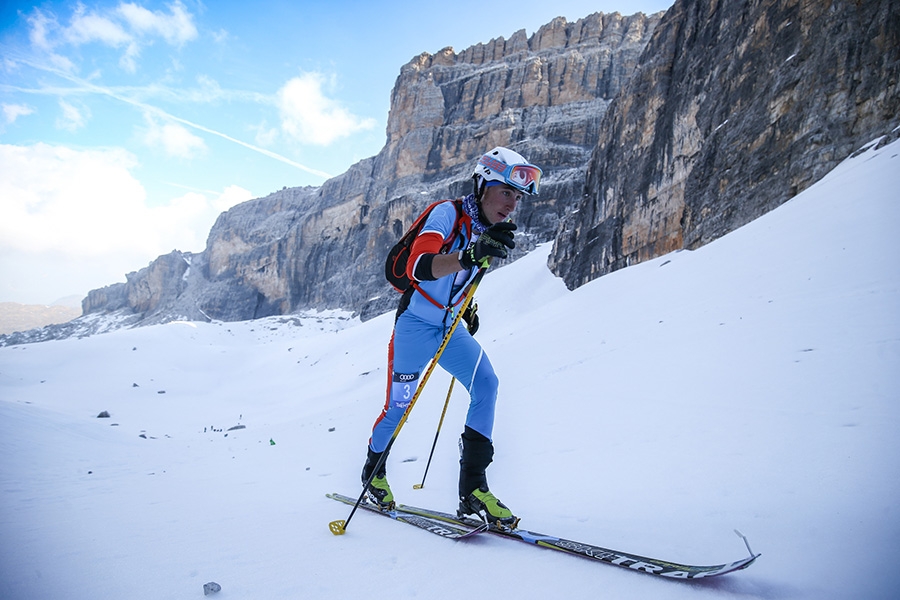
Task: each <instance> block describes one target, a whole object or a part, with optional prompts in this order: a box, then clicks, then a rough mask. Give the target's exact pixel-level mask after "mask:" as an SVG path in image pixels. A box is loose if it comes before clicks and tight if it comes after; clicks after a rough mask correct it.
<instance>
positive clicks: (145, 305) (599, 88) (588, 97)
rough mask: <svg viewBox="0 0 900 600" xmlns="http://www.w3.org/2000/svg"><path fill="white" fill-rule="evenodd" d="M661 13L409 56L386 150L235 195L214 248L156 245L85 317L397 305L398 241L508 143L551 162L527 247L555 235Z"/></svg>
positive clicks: (524, 239)
mask: <svg viewBox="0 0 900 600" xmlns="http://www.w3.org/2000/svg"><path fill="white" fill-rule="evenodd" d="M661 17H662V14H658V15H653V16H646V15H643V14H636V15H632V16H628V17H625V16H622V15H620V14H618V13H615V14H609V15H606V14H600V13H598V14H594V15H591V16H589V17H586V18H584V19H580V20H578V21H576V22H574V23H569V22H567V21H566V20H565V19H563V18H558V19H555V20H553V21H552V22H551V23H549V24H547V25H545V26H543V27H541V28H540V30H538V31H537V32H536V33H534V34H533V35H532V36H531V37H527V36H526V34H525V31H524V30H522V31H519V32H516V33H515V34H513V35H512V36H511V37H510V38H509V39H508V40H507V39H504V38H502V37H500V38H496V39H494V40H491V41H490V42H488V43H486V44H478V45H476V46H473V47H471V48H467V49H465V50H463V51H462V52H460V53H456V52H454V51H453V49H451V48H444V49H443V50H441V51H440V52H438V53H436V54H433V55H432V54H428V53H423V54H421V55H419V56H417V57H415V58H413V59H412V60H411V61H410V62H409V63H408V64H406V65H404V66H403V67H402V68H401V70H400V75H399V76H398V78H397V81H396V83H395V85H394V88H393V92H392V95H391V109H390V114H389V117H388V123H387V142H386V144H385V146H384V148H383V149H382V151H381V152H379V154H378V155H377V156H375V157H372V158H370V159H366V160H363V161H361V162H359V163H357V164H355V165H353V166H352V167H351V168H350V169H349V170H348V171H347V172H346V173H344V174H342V175H340V176H338V177H335V178H333V179H330V180H329V181H327V182H326V183H325V184H324V185H322V186H321V187H318V188H290V189H284V190H281V191H279V192H275V193H273V194H271V195H269V196H267V197H265V198H260V199H256V200H251V201H249V202H246V203H243V204H241V205H239V206H236V207H234V208H232V209H231V210H229V211H228V212H226V213H223V214H222V215H221V216H220V217H219V219H218V221H217V222H216V224H215V225H214V226H213V228H212V230H211V231H210V234H209V237H208V240H207V244H206V248H205V249H204V251H203V252H201V253H199V254H194V255H191V256H189V257H188V260H179V259H178V258H177V256H176V254H178V253H173V254H170V255H167V256H166V257H160V259H159V261H163V262H165V265H157V264H156V263H154V264H151V265H150V266H149V267H147V268H145V269H142V270H140V271H138V272H136V273H131V274H129V275H128V281H127V283H125V284H116V285H114V286H109V287H107V288H103V289H101V290H95V291H92V292H91V293H90V294H89V296H88V297H87V298H86V299H85V301H84V303H83V309H84V312H85V314H92V313H98V312H108V311H121V312H130V313H133V314H135V315H137V316H138V318H137V321H138V322H140V323H145V324H150V323H155V322H160V321H164V320H167V319H171V318H176V317H177V318H186V319H206V318H210V319H221V320H241V319H252V318H257V317H264V316H269V315H276V314H285V313H289V312H293V311H297V310H302V309H308V308H346V309H349V310H354V311H357V312H361V313H362V314H363V316H364V317H367V316H370V315H374V314H380V313H381V312H384V311H386V310H390V309H392V308H393V307H394V306H395V305H396V301H397V296H396V293H395V292H393V290H391V288H390V287H389V286H388V285H387V283H386V282H385V281H384V276H383V260H384V255H385V253H386V252H387V249H388V248H390V246H391V245H392V244H393V243H394V242H395V241H396V239H397V238H398V237H399V236H400V235H401V234H402V232H403V231H404V230H405V229H406V228H407V227H408V226H409V224H410V223H412V221H413V219H414V218H415V216H416V215H417V214H418V213H419V212H420V211H421V209H423V208H424V207H425V206H426V205H427V204H428V203H429V202H431V201H433V200H434V199H438V198H442V197H456V196H460V195H464V194H466V193H468V192H469V191H470V188H471V180H470V176H471V172H472V169H473V167H474V164H475V161H476V160H477V158H478V157H479V156H480V155H481V154H482V153H483V152H485V151H486V150H489V149H490V148H492V147H494V146H497V145H505V146H509V147H512V148H515V149H516V150H517V151H519V152H520V153H522V154H523V155H525V156H526V157H528V158H529V159H530V160H531V161H533V162H535V163H537V164H539V165H541V167H542V168H543V169H544V171H545V173H546V174H547V176H546V178H545V182H544V184H543V186H542V190H541V195H540V197H538V198H536V199H534V200H532V199H529V200H528V201H526V202H523V203H522V205H521V206H520V209H519V214H518V216H517V221H518V223H519V225H520V228H521V231H522V234H523V235H520V236H518V237H519V238H520V248H519V249H518V250H517V251H518V252H519V253H522V252H525V251H527V250H528V249H530V248H532V247H534V245H535V244H536V243H539V242H544V241H549V240H551V239H553V236H554V235H555V233H556V230H557V226H558V222H559V219H560V217H561V216H562V215H563V214H565V209H566V207H567V206H570V205H572V204H573V203H575V202H576V201H577V200H578V198H579V197H580V196H581V194H582V188H583V185H584V171H585V168H586V165H587V163H588V161H589V160H590V157H591V152H592V150H593V148H594V146H595V145H596V142H597V139H598V137H597V136H598V126H599V123H600V119H601V118H602V116H603V114H604V112H605V111H606V108H607V106H608V105H609V103H610V102H611V101H612V99H613V97H614V96H615V95H616V94H617V93H618V92H619V91H620V90H621V89H622V88H623V87H624V85H625V83H626V82H627V80H628V78H629V76H630V74H631V73H632V72H633V71H634V69H635V67H636V66H637V63H638V58H639V57H640V55H641V52H642V51H643V49H644V47H645V46H646V44H647V42H648V41H649V39H650V35H651V33H652V31H653V29H654V27H655V26H656V24H657V23H658V22H659V19H660V18H661ZM159 261H157V262H159ZM188 263H189V264H188ZM175 265H177V266H178V268H174V267H175ZM164 272H168V273H170V274H171V277H169V278H165V277H161V275H162V273H164ZM131 321H133V319H130V320H129V322H131Z"/></svg>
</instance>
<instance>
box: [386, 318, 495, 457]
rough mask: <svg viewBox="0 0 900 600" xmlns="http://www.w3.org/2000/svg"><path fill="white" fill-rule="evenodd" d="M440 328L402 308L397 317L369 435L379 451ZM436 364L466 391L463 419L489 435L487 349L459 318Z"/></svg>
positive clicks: (491, 399) (491, 395)
mask: <svg viewBox="0 0 900 600" xmlns="http://www.w3.org/2000/svg"><path fill="white" fill-rule="evenodd" d="M445 333H446V329H445V328H444V326H443V325H437V326H436V325H434V324H432V323H427V322H425V321H422V320H421V319H419V318H418V317H416V316H415V315H413V314H412V313H411V312H410V311H408V310H407V311H405V312H404V313H403V314H401V315H400V317H399V318H398V319H397V323H396V324H395V325H394V333H393V335H392V337H391V342H390V348H389V351H388V356H389V358H388V371H389V377H390V380H389V382H388V392H387V400H386V402H385V405H384V408H383V409H382V411H381V414H380V415H379V416H378V419H377V420H376V421H375V425H374V427H373V428H372V438H371V439H370V440H369V447H370V448H371V449H372V450H373V451H374V452H383V451H384V449H385V448H386V447H387V445H388V442H389V441H390V439H391V436H392V435H393V434H394V429H396V427H397V424H398V423H399V422H400V419H401V418H402V417H403V413H404V411H405V410H406V407H407V406H409V402H410V400H412V397H413V395H414V394H415V392H416V387H417V386H418V385H419V377H420V376H421V374H422V371H423V370H424V369H425V367H426V366H427V365H428V361H429V360H431V358H432V357H433V356H434V354H435V352H437V349H438V347H439V346H440V345H441V341H443V339H444V334H445ZM438 364H439V365H440V366H441V367H442V368H443V369H444V370H445V371H447V372H448V373H450V374H451V375H453V377H455V378H456V379H457V380H458V381H459V382H460V383H461V384H463V385H465V386H466V389H467V390H468V392H469V412H468V414H467V415H466V425H468V426H469V427H471V428H472V429H474V430H475V431H477V432H478V433H480V434H481V435H483V436H484V437H486V438H487V439H489V440H490V439H491V432H492V431H493V429H494V407H495V405H496V403H497V386H498V385H499V381H498V380H497V376H496V375H495V374H494V367H492V366H491V361H490V360H489V359H488V357H487V354H485V353H484V350H483V349H482V348H481V344H479V343H478V342H476V341H475V338H473V337H472V336H471V335H470V334H469V332H468V330H466V327H465V323H462V322H461V323H460V325H459V326H458V327H457V328H456V329H455V330H454V332H453V337H451V338H450V341H449V342H448V343H447V346H446V347H445V348H444V352H443V353H442V354H441V358H440V359H439V360H438Z"/></svg>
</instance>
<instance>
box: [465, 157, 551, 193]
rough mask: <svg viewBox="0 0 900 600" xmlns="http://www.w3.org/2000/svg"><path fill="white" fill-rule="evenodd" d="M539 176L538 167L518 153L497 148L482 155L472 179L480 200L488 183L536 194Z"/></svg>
mask: <svg viewBox="0 0 900 600" xmlns="http://www.w3.org/2000/svg"><path fill="white" fill-rule="evenodd" d="M541 174H542V171H541V169H540V168H539V167H537V166H535V165H533V164H531V163H529V162H528V161H527V160H525V157H524V156H522V155H521V154H519V153H518V152H513V151H512V150H510V149H509V148H504V147H502V146H498V147H496V148H494V149H493V150H491V151H490V152H487V153H485V154H484V155H482V157H481V158H480V159H479V160H478V164H477V165H476V166H475V172H474V173H472V177H473V178H474V179H475V189H476V196H477V197H479V198H480V197H481V194H482V193H483V192H484V185H485V184H486V183H487V182H488V181H498V182H500V183H505V184H506V185H509V186H512V187H514V188H516V189H517V190H521V191H523V192H525V193H526V194H537V193H538V189H540V186H541Z"/></svg>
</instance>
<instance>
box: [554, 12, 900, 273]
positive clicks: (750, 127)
mask: <svg viewBox="0 0 900 600" xmlns="http://www.w3.org/2000/svg"><path fill="white" fill-rule="evenodd" d="M898 80H900V4H898V3H897V2H893V1H890V0H865V1H862V2H842V1H836V0H834V1H821V2H806V1H803V0H755V1H739V0H730V1H726V0H678V1H677V2H676V3H675V4H674V5H673V6H672V8H671V9H670V10H669V11H668V12H667V13H666V15H665V17H664V18H663V20H662V21H661V22H660V24H659V25H658V27H657V28H656V30H655V31H654V34H653V38H652V39H651V41H650V43H649V44H648V46H647V48H646V50H645V51H644V54H643V56H642V57H641V61H640V66H639V67H638V68H637V70H636V72H635V74H634V76H633V77H632V79H631V80H630V81H629V83H628V85H627V86H626V87H625V89H624V90H623V91H622V93H621V94H620V95H619V96H618V97H617V98H616V99H615V100H614V102H613V104H612V106H610V108H609V110H608V111H607V113H606V114H605V116H604V119H603V121H602V123H601V125H600V128H599V132H600V139H599V142H598V144H597V148H596V150H595V152H594V155H593V157H592V159H591V161H590V165H589V170H588V173H587V180H586V185H585V196H584V200H583V201H582V202H581V203H580V205H579V206H578V207H577V211H573V212H572V213H571V214H570V215H569V216H568V217H567V218H565V219H564V221H563V222H562V223H561V225H560V231H559V234H558V236H557V239H556V244H555V246H554V251H553V253H552V255H551V257H550V266H551V269H552V270H553V271H554V272H555V273H556V274H558V275H560V276H562V277H563V279H564V280H565V282H566V284H567V285H568V286H569V287H570V288H575V287H577V286H579V285H581V284H584V283H586V282H588V281H590V280H592V279H594V278H596V277H599V276H601V275H603V274H605V273H608V272H610V271H613V270H615V269H619V268H622V267H625V266H627V265H630V264H634V263H637V262H640V261H643V260H646V259H648V258H652V257H655V256H659V255H661V254H664V253H666V252H670V251H672V250H676V249H682V248H686V249H693V248H697V247H699V246H702V245H703V244H706V243H708V242H710V241H712V240H714V239H716V238H718V237H720V236H722V235H724V234H726V233H728V232H729V231H732V230H734V229H736V228H737V227H740V226H741V225H743V224H745V223H747V222H749V221H751V220H753V219H754V218H756V217H758V216H760V215H761V214H763V213H765V212H767V211H769V210H771V209H772V208H774V207H776V206H777V205H779V204H781V203H782V202H784V201H786V200H788V199H790V198H791V197H793V196H794V195H796V194H797V193H798V192H800V191H802V190H803V189H805V188H806V187H808V186H809V185H811V184H812V183H814V182H815V181H817V180H818V179H819V178H821V177H822V176H823V175H824V174H825V173H827V172H828V171H829V170H830V169H832V168H833V167H834V166H835V165H836V164H837V163H838V162H840V161H841V160H843V159H844V158H846V157H847V156H849V155H850V154H851V153H852V152H853V151H854V150H855V149H857V148H859V147H860V145H862V144H864V143H866V142H868V141H869V140H871V139H873V138H875V137H877V136H879V135H881V134H891V130H892V129H893V128H895V127H896V126H897V125H898V124H900V123H898V120H897V119H898V112H900V111H898V109H900V83H898ZM894 135H895V134H894Z"/></svg>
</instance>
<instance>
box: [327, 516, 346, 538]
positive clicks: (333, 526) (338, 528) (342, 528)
mask: <svg viewBox="0 0 900 600" xmlns="http://www.w3.org/2000/svg"><path fill="white" fill-rule="evenodd" d="M328 529H330V530H331V533H333V534H334V535H344V534H345V533H347V521H345V520H343V519H339V520H337V521H332V522H331V523H329V524H328Z"/></svg>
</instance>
